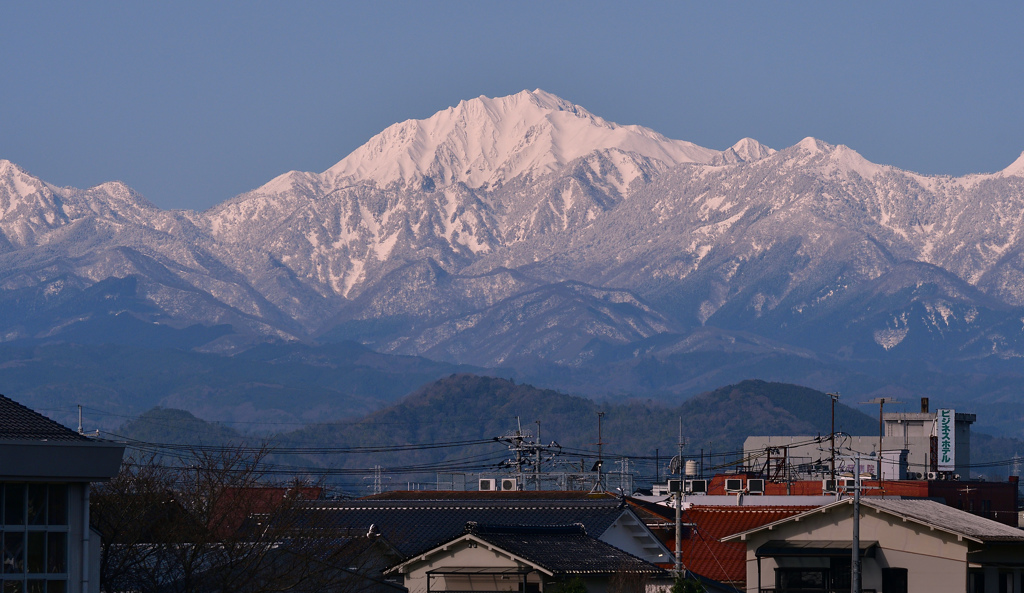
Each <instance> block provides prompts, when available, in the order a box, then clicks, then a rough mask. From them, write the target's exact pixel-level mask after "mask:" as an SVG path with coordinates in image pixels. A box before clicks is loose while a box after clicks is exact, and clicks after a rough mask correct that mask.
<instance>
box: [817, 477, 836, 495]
mask: <svg viewBox="0 0 1024 593" xmlns="http://www.w3.org/2000/svg"><path fill="white" fill-rule="evenodd" d="M821 491H822V492H824V493H826V494H827V493H829V492H835V491H836V481H835V480H829V479H828V478H826V479H824V480H822V481H821Z"/></svg>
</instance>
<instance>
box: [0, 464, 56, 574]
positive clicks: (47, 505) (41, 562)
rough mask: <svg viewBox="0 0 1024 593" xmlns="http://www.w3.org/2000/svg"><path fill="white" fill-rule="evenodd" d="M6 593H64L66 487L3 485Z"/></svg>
mask: <svg viewBox="0 0 1024 593" xmlns="http://www.w3.org/2000/svg"><path fill="white" fill-rule="evenodd" d="M0 499H2V500H0V562H2V568H0V581H2V593H65V592H66V591H67V578H68V575H67V571H68V487H67V485H65V484H25V483H2V484H0Z"/></svg>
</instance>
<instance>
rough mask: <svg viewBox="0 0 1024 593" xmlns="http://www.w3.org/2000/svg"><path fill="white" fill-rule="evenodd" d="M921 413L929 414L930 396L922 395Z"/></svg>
mask: <svg viewBox="0 0 1024 593" xmlns="http://www.w3.org/2000/svg"><path fill="white" fill-rule="evenodd" d="M921 413H922V414H927V413H928V398H927V397H922V398H921Z"/></svg>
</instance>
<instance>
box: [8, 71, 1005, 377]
mask: <svg viewBox="0 0 1024 593" xmlns="http://www.w3.org/2000/svg"><path fill="white" fill-rule="evenodd" d="M128 277H131V278H134V279H137V282H135V283H134V284H131V285H130V286H129V284H124V285H120V284H119V285H118V286H119V287H121V288H119V290H125V291H129V290H131V291H134V292H132V294H131V295H130V296H131V297H132V298H134V299H136V300H137V303H138V305H137V306H134V305H133V307H134V308H132V309H131V311H132V314H133V315H141V316H143V317H145V318H146V319H148V320H151V321H156V322H159V323H175V324H179V325H181V324H187V323H204V324H214V323H228V324H231V325H232V326H234V327H236V328H241V329H239V331H243V332H249V333H250V334H255V335H272V336H278V337H284V338H298V339H306V338H309V337H311V336H324V337H325V339H326V338H330V339H357V340H359V341H361V342H363V343H365V344H372V345H373V346H374V347H375V348H380V349H385V350H389V351H393V352H402V353H410V354H417V353H418V354H428V355H430V356H438V357H444V358H446V359H449V360H453V361H472V362H476V363H480V364H506V363H509V362H510V361H515V360H517V359H523V358H531V357H532V359H533V360H549V361H557V362H558V363H559V364H566V365H577V366H580V365H585V364H587V360H589V358H588V357H589V356H596V355H595V354H593V353H595V352H606V351H607V349H605V348H604V347H603V346H601V344H613V345H615V347H616V348H618V350H616V352H620V351H621V352H625V353H628V352H637V353H639V352H641V351H643V352H652V351H653V350H651V348H650V347H647V346H645V348H640V347H637V348H635V349H630V348H628V347H627V346H628V345H629V344H634V343H638V344H639V343H641V342H644V343H647V344H648V345H649V343H650V341H651V340H658V339H660V338H659V336H685V335H687V333H688V332H694V331H708V330H707V329H706V328H719V329H721V330H722V331H725V332H745V335H749V336H754V335H755V334H756V335H757V336H759V337H757V338H756V339H755V338H753V337H751V338H750V339H749V341H750V343H751V344H753V343H757V344H761V345H764V346H763V347H764V348H770V346H767V345H768V344H788V345H790V346H792V347H793V348H795V349H797V350H799V349H810V350H813V351H815V352H820V353H821V355H823V356H825V355H829V356H838V357H843V356H846V357H866V358H870V357H873V356H883V357H884V356H902V355H909V354H907V353H915V352H916V353H928V355H929V356H934V357H939V358H942V357H961V358H962V357H967V356H970V357H984V356H990V355H993V354H994V355H996V356H999V357H1004V358H1012V357H1014V356H1024V334H1022V332H1021V331H1020V328H1019V327H1018V326H1019V323H1018V322H1019V320H1020V319H1022V318H1024V309H1022V308H1024V155H1022V157H1021V158H1020V159H1018V160H1017V161H1015V162H1014V163H1013V164H1012V165H1010V166H1009V167H1007V168H1006V169H1004V170H1003V171H1000V172H998V173H992V174H979V175H969V176H965V177H960V178H953V177H944V176H923V175H918V174H914V173H910V172H906V171H901V170H899V169H897V168H895V167H891V166H887V165H879V164H875V163H871V162H870V161H868V160H866V159H865V158H863V157H862V156H861V155H860V154H858V153H857V152H856V151H854V150H852V149H850V148H848V147H846V146H842V145H838V146H836V145H831V144H828V143H826V142H823V141H821V140H817V139H815V138H805V139H804V140H802V141H800V142H799V143H797V144H796V145H794V146H791V147H788V148H784V149H781V150H778V151H776V150H773V149H771V148H768V147H766V146H764V145H762V144H760V143H758V142H757V141H756V140H753V139H750V138H745V139H743V140H740V141H739V142H737V143H736V144H735V145H733V146H732V147H730V148H728V149H726V150H724V151H721V152H719V151H715V150H710V149H705V148H701V147H698V146H695V145H693V144H690V143H688V142H683V141H679V140H670V139H668V138H665V137H664V136H661V135H660V134H657V133H656V132H653V131H651V130H648V129H646V128H642V127H639V126H622V125H618V124H614V123H611V122H607V121H605V120H603V119H601V118H600V117H597V116H595V115H592V114H590V113H589V112H587V111H586V110H585V109H583V108H582V107H579V106H577V105H573V104H572V103H569V102H567V101H564V100H562V99H559V98H558V97H555V96H553V95H551V94H549V93H546V92H544V91H540V90H537V91H533V92H528V91H523V92H521V93H518V94H516V95H513V96H510V97H502V98H495V99H490V98H486V97H480V98H477V99H472V100H470V101H463V102H462V103H460V104H459V105H457V106H455V107H451V108H449V109H446V110H444V111H441V112H438V113H437V114H435V115H434V116H432V117H430V118H427V119H425V120H409V121H406V122H402V123H399V124H395V125H394V126H391V127H389V128H388V129H386V130H385V131H383V132H381V133H380V134H378V135H377V136H375V137H374V138H372V139H371V140H370V141H369V142H367V143H366V144H365V145H364V146H362V147H360V148H359V149H357V150H356V151H354V152H353V153H352V154H350V155H349V156H347V157H345V158H344V159H342V160H341V161H340V162H339V163H338V164H336V165H335V166H333V167H331V168H330V169H329V170H327V171H326V172H324V173H319V174H318V173H307V172H295V171H293V172H289V173H286V174H283V175H280V176H278V177H276V178H274V179H273V180H271V181H270V182H268V183H267V184H265V185H264V186H262V187H260V188H257V189H255V190H253V191H250V192H247V193H245V194H242V195H239V196H237V197H235V198H232V199H230V200H228V201H226V202H224V203H222V204H220V205H218V206H216V207H214V208H211V209H210V210H208V211H206V212H202V213H193V212H163V211H160V210H158V209H156V208H155V207H153V206H152V205H151V204H149V203H148V202H146V201H145V200H144V199H143V198H142V197H141V196H138V195H137V194H135V193H134V192H132V191H131V190H130V189H129V188H127V187H125V186H124V185H123V184H119V183H110V184H104V185H101V186H98V187H95V188H91V189H88V190H77V189H73V188H57V187H53V186H51V185H49V184H46V183H45V182H43V181H41V180H38V179H36V178H34V177H32V176H31V175H29V174H27V173H26V172H24V171H22V170H21V169H19V168H18V167H16V166H15V165H13V164H11V163H9V162H6V161H0V298H3V294H6V293H4V292H3V291H16V290H27V289H31V290H34V291H36V292H37V293H38V295H41V296H38V297H37V298H39V299H42V300H40V301H39V303H43V304H39V303H37V304H34V305H32V307H34V309H32V310H33V311H47V310H49V309H47V307H48V306H50V305H46V304H45V303H44V301H45V302H46V303H49V302H50V301H46V299H47V298H50V296H47V295H52V294H56V293H57V292H59V291H60V290H61V288H60V287H61V286H63V287H72V286H73V287H77V288H75V290H85V289H87V288H88V287H89V286H91V285H93V284H96V283H100V282H103V281H105V280H107V279H111V278H113V279H125V278H128ZM66 290H70V288H67V289H66ZM55 291H56V292H55ZM10 294H14V292H10ZM18 294H20V293H18ZM69 294H70V293H69ZM25 298H27V297H21V296H19V297H18V299H21V300H20V301H18V302H28V301H26V300H25ZM69 298H70V297H69ZM133 302H135V301H133ZM147 307H148V308H149V309H147ZM143 310H147V311H150V312H148V313H141V312H140V311H143ZM92 314H93V315H98V314H99V313H96V312H94V313H92ZM39 315H43V314H42V313H39ZM62 315H64V316H63V317H60V318H59V319H58V318H56V317H55V318H54V320H52V321H51V322H47V321H46V320H45V319H43V318H42V317H40V318H39V322H38V323H37V324H36V325H32V326H29V325H24V324H22V325H17V323H15V322H14V321H9V322H5V321H4V320H3V317H2V316H0V339H2V338H3V337H4V336H14V337H26V336H31V335H42V334H44V333H46V332H51V333H52V332H58V333H59V331H61V329H60V328H61V327H64V326H65V325H67V324H70V323H77V322H78V320H79V317H82V315H85V314H81V315H80V314H79V313H75V315H78V317H75V316H72V315H70V314H63V313H62ZM12 319H13V317H12ZM4 323H6V324H7V325H4ZM47 323H49V325H48V324H47ZM39 328H43V329H39ZM713 333H714V332H713ZM715 335H718V334H717V333H716V334H715ZM722 335H727V334H722ZM728 335H732V334H728ZM737 335H738V334H737ZM6 339H13V338H10V337H8V338H6ZM723 339H724V338H723ZM681 340H682V341H685V337H682V338H678V337H677V338H671V339H668V338H665V340H664V341H665V343H666V344H668V343H672V344H679V343H682V341H681ZM645 341H646V342H645ZM759 347H761V346H759ZM787 347H788V346H787ZM666 348H667V347H666ZM794 351H796V350H794ZM801 351H802V350H801ZM588 352H589V353H591V354H586V353H588ZM637 355H639V354H637Z"/></svg>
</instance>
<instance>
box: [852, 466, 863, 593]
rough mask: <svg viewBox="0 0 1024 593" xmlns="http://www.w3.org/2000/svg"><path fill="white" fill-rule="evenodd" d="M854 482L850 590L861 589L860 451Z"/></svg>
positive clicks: (857, 592)
mask: <svg viewBox="0 0 1024 593" xmlns="http://www.w3.org/2000/svg"><path fill="white" fill-rule="evenodd" d="M854 459H855V461H854V463H855V464H856V466H855V468H854V472H856V473H855V474H854V482H853V484H854V485H853V550H852V552H851V553H852V554H853V557H852V558H851V559H850V562H851V564H850V571H851V574H850V591H851V592H852V593H861V591H860V453H857V455H855V456H854Z"/></svg>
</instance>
